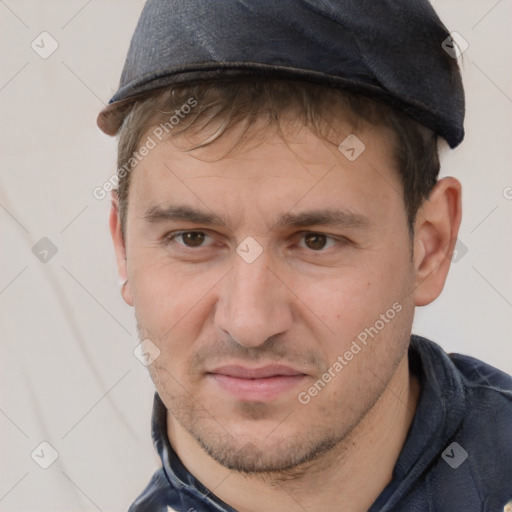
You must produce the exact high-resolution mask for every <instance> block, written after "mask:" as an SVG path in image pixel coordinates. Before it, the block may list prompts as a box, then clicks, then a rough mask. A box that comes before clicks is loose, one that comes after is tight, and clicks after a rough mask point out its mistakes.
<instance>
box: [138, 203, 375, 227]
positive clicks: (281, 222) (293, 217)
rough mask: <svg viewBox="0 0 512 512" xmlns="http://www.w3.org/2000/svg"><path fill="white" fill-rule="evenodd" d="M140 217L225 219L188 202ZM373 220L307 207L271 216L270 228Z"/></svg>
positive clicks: (196, 220) (192, 220) (352, 224)
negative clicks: (188, 204)
mask: <svg viewBox="0 0 512 512" xmlns="http://www.w3.org/2000/svg"><path fill="white" fill-rule="evenodd" d="M144 220H146V221H147V222H150V223H159V222H169V221H186V222H190V223H193V224H203V225H208V226H219V227H226V226H227V223H226V221H225V220H224V219H223V218H222V217H221V216H219V215H217V214H216V213H213V212H208V211H203V210H198V209H195V208H191V207H189V206H169V207H167V208H162V207H161V206H152V207H151V208H149V209H148V210H147V211H146V213H145V215H144ZM371 224H373V222H372V221H371V220H370V219H369V218H368V217H366V216H365V215H362V214H360V213H355V212H352V211H349V210H339V209H335V208H324V209H316V210H308V211H304V212H299V213H290V212H287V213H285V214H283V215H281V216H278V217H277V218H276V219H274V223H273V225H272V227H271V230H276V229H280V228H281V229H282V228H287V227H292V228H304V227H307V226H314V225H322V226H330V227H344V228H364V227H368V226H370V225H371Z"/></svg>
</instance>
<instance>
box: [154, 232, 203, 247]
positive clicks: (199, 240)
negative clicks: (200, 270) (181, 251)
mask: <svg viewBox="0 0 512 512" xmlns="http://www.w3.org/2000/svg"><path fill="white" fill-rule="evenodd" d="M208 238H211V237H210V236H209V235H207V234H206V233H205V232H204V231H178V232H177V233H171V234H169V235H167V236H166V237H165V239H164V240H163V243H164V245H168V244H169V243H177V244H178V245H182V246H185V247H190V248H194V247H202V246H203V242H204V241H205V240H206V239H208Z"/></svg>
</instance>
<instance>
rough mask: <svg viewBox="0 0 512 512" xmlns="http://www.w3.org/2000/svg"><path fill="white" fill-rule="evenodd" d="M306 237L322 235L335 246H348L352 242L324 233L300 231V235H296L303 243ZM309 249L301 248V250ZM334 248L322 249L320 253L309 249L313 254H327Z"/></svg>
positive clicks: (339, 236)
mask: <svg viewBox="0 0 512 512" xmlns="http://www.w3.org/2000/svg"><path fill="white" fill-rule="evenodd" d="M306 235H322V236H325V237H326V238H327V239H330V240H332V241H334V242H335V245H347V244H350V243H351V242H350V240H349V239H348V238H346V237H344V236H341V235H330V234H328V233H324V232H323V231H312V230H304V231H299V232H298V233H296V235H295V236H300V240H301V241H302V240H303V239H304V237H305V236H306ZM304 248H305V249H308V248H307V247H301V249H304ZM330 248H332V247H329V248H327V249H320V250H318V251H314V250H313V249H309V250H310V251H311V252H317V253H321V252H326V251H327V250H328V249H330Z"/></svg>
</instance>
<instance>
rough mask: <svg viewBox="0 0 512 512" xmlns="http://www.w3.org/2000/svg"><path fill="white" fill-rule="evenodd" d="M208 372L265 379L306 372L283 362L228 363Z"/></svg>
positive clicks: (240, 377) (241, 377) (242, 377)
mask: <svg viewBox="0 0 512 512" xmlns="http://www.w3.org/2000/svg"><path fill="white" fill-rule="evenodd" d="M208 373H216V374H220V375H227V376H228V377H238V378H239V379H264V378H266V377H277V376H280V375H283V376H293V375H304V373H302V372H300V371H298V370H295V369H293V368H291V367H289V366H284V365H281V364H270V365H267V366H260V367H258V368H249V367H247V366H239V365H227V366H219V367H218V368H215V369H214V370H212V371H210V372H208Z"/></svg>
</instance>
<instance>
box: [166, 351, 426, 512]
mask: <svg viewBox="0 0 512 512" xmlns="http://www.w3.org/2000/svg"><path fill="white" fill-rule="evenodd" d="M418 396H419V384H418V382H417V380H416V378H415V377H413V376H411V375H410V374H409V368H408V359H407V357H404V359H403V360H402V361H401V363H400V365H399V366H398V368H397V371H396V373H395V375H394V376H393V378H392V379H391V381H390V383H389V385H388V386H387V388H386V389H385V391H384V393H383V394H382V396H381V397H380V398H379V399H378V400H377V402H376V403H375V405H374V406H373V407H372V408H371V409H370V410H369V411H368V413H367V414H366V416H365V417H364V418H363V419H362V420H361V422H360V423H359V424H358V425H357V426H356V427H355V428H354V429H353V431H352V432H351V434H350V435H349V436H348V437H347V438H345V439H344V440H343V442H342V443H339V444H338V445H337V446H335V447H334V448H333V449H332V450H330V451H329V452H328V453H326V454H324V455H323V456H322V457H319V458H318V459H316V460H315V461H313V462H310V463H308V467H307V468H297V471H296V472H295V476H293V475H287V476H286V478H282V477H280V476H279V475H270V476H269V475H265V476H264V477H263V476H262V475H259V474H258V475H242V474H239V473H236V472H234V471H230V470H229V469H227V468H225V467H223V466H221V465H220V464H218V463H217V462H216V461H215V460H213V459H212V458H211V457H210V456H209V455H207V454H206V453H205V452H204V451H203V450H202V448H201V447H200V446H199V445H198V444H197V442H196V440H195V439H194V438H193V437H192V436H191V435H190V434H189V433H188V432H187V431H185V430H184V429H183V428H182V427H181V425H179V424H178V423H177V422H176V421H175V420H173V418H172V417H171V416H170V415H168V435H169V440H170V442H171V445H172V446H173V448H174V450H175V451H176V453H177V455H178V457H179V458H180V460H181V461H182V463H183V464H184V465H185V467H186V468H187V469H188V470H189V471H190V472H191V473H192V474H193V475H194V476H195V477H196V478H197V479H198V480H199V481H201V482H202V484H203V485H205V486H206V487H207V488H208V489H210V490H211V492H212V493H214V494H215V495H216V496H218V497H219V498H220V499H221V500H223V501H224V502H226V503H228V504H229V505H230V506H232V507H233V508H235V509H236V510H237V511H239V512H274V511H276V512H277V511H281V510H289V511H292V512H295V511H297V512H303V511H304V510H308V511H311V512H314V511H322V512H331V511H332V512H335V511H336V512H339V511H340V510H342V511H350V512H356V511H357V512H358V511H366V510H368V508H369V507H370V506H371V505H372V503H373V502H374V501H375V500H376V498H377V497H378V496H379V494H380V493H381V492H382V490H383V489H384V488H385V487H386V485H387V484H388V483H389V482H390V481H391V476H392V472H393V468H394V466H395V463H396V460H397V459H398V456H399V454H400V452H401V450H402V447H403V445H404V442H405V439H406V437H407V433H408V430H409V427H410V425H411V423H412V420H413V418H414V413H415V409H416V405H417V401H418Z"/></svg>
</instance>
